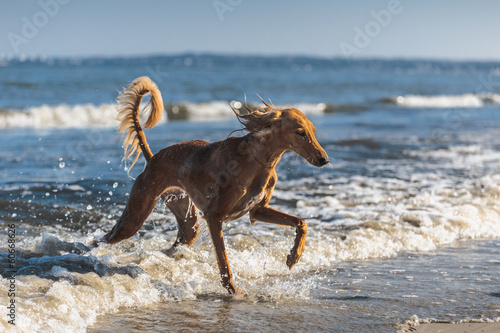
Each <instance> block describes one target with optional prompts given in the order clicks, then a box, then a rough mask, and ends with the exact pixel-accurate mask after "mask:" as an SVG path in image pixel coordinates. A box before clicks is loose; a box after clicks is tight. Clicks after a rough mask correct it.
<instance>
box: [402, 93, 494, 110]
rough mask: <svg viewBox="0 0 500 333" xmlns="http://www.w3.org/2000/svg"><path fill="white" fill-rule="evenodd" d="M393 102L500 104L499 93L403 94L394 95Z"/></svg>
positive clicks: (449, 105)
mask: <svg viewBox="0 0 500 333" xmlns="http://www.w3.org/2000/svg"><path fill="white" fill-rule="evenodd" d="M394 102H395V103H396V104H398V105H400V106H403V107H408V108H479V107H483V106H485V105H486V104H500V95H498V94H462V95H434V96H432V95H431V96H425V95H405V96H398V97H396V98H395V99H394Z"/></svg>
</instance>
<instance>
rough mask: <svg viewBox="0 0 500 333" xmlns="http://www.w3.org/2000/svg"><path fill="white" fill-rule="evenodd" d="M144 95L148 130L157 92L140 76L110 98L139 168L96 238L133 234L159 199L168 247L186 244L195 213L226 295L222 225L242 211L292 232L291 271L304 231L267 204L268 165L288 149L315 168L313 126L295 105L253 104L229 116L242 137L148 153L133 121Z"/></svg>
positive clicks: (318, 162) (272, 175)
mask: <svg viewBox="0 0 500 333" xmlns="http://www.w3.org/2000/svg"><path fill="white" fill-rule="evenodd" d="M148 93H150V94H151V98H150V100H149V102H148V103H147V105H146V107H145V109H144V111H143V112H144V113H145V114H146V115H147V120H146V122H145V124H144V127H145V128H151V127H153V126H154V125H155V124H156V123H157V122H158V121H159V120H160V118H161V116H162V114H163V112H164V109H163V101H162V97H161V93H160V91H159V89H158V87H157V86H156V84H155V83H154V82H153V81H151V80H150V79H149V78H148V77H140V78H137V79H135V80H134V81H133V82H132V83H131V84H130V86H129V87H127V88H126V89H124V90H123V91H122V92H121V93H120V94H119V96H118V99H117V102H118V106H117V110H118V116H117V119H118V120H119V121H120V126H119V129H118V130H119V131H121V132H124V133H125V140H124V147H125V155H124V158H127V157H130V156H133V155H134V153H135V159H134V162H133V163H132V166H133V165H134V164H135V162H137V159H138V158H139V155H140V153H141V152H142V153H143V154H144V157H145V159H146V162H147V164H146V166H145V169H144V171H143V172H142V173H141V174H140V175H139V176H138V177H137V179H136V181H135V183H134V185H133V187H132V190H131V192H130V197H129V201H128V204H127V206H126V208H125V211H124V212H123V214H122V215H121V217H120V219H119V220H118V222H117V223H116V225H115V226H114V227H113V228H112V230H111V231H110V232H109V233H107V234H106V235H105V236H104V239H105V240H106V242H108V243H110V244H114V243H117V242H119V241H121V240H124V239H126V238H129V237H131V236H132V235H134V234H135V233H136V232H137V231H138V230H139V229H140V228H141V227H142V225H143V223H144V221H145V220H146V218H147V217H148V216H149V214H150V213H151V211H152V210H153V208H154V207H155V205H156V202H157V201H158V199H159V198H162V199H163V201H164V202H165V204H166V205H167V207H168V208H169V209H170V210H171V211H172V213H173V214H174V215H175V217H176V220H177V223H178V225H179V230H178V234H177V239H176V240H175V243H174V244H173V246H172V248H175V247H177V246H179V245H181V244H186V245H191V244H193V242H194V241H195V239H196V237H197V236H198V234H199V231H200V224H201V219H200V212H202V214H203V218H204V219H205V220H206V222H207V225H208V229H209V231H210V236H211V238H212V241H213V245H214V248H215V253H216V257H217V264H218V266H219V271H220V276H221V282H222V285H223V287H224V288H226V289H227V291H228V292H229V293H230V294H233V293H236V292H241V290H238V289H237V287H236V286H235V285H234V283H233V279H232V275H231V269H230V268H229V262H228V258H227V253H226V249H225V246H224V239H223V234H222V224H223V223H224V222H227V221H232V220H235V219H237V218H239V217H241V216H243V215H245V214H246V213H249V215H250V221H251V223H252V225H253V224H254V223H255V222H256V221H261V222H267V223H274V224H277V225H281V226H284V227H293V228H295V229H296V237H295V242H294V245H293V248H292V249H291V251H290V254H289V255H288V256H287V261H286V264H287V266H288V267H289V268H290V269H292V267H293V265H295V264H296V263H297V262H298V261H299V259H300V257H301V256H302V253H303V252H304V245H305V239H306V233H307V224H306V222H305V221H304V220H302V219H300V218H298V217H295V216H292V215H288V214H285V213H282V212H279V211H277V210H275V209H273V208H271V207H269V206H268V204H269V201H270V200H271V196H272V193H273V190H274V187H275V185H276V181H277V179H278V178H277V175H276V170H275V169H276V165H277V164H278V162H279V161H280V159H281V156H282V155H283V153H284V152H285V151H287V150H292V151H293V152H295V153H296V154H298V155H299V156H301V157H303V158H304V159H305V160H306V161H307V162H309V163H310V164H312V165H314V166H317V167H322V166H324V165H326V164H328V163H329V161H328V155H327V154H326V152H325V151H324V149H323V148H322V147H321V145H320V144H319V143H318V141H317V140H316V137H315V134H314V133H315V131H316V129H315V127H314V126H313V124H312V123H311V121H310V120H309V119H307V117H306V116H305V115H304V114H303V113H302V112H300V111H299V110H297V109H282V108H278V107H275V106H274V105H272V104H271V105H270V104H268V103H266V102H264V101H263V100H262V99H261V100H262V102H263V103H264V107H263V108H261V109H250V108H249V107H248V106H247V105H246V103H245V106H246V107H247V109H248V114H245V115H240V114H239V113H237V112H236V110H234V109H233V112H234V113H235V115H236V117H237V118H238V119H239V121H240V123H241V124H242V125H243V126H244V129H245V130H246V131H248V134H246V135H245V136H243V137H229V138H227V139H226V140H223V141H218V142H214V143H209V142H206V141H202V140H193V141H188V142H181V143H177V144H174V145H172V146H169V147H166V148H164V149H162V150H160V151H159V152H158V153H156V154H155V155H153V153H152V152H151V149H150V148H149V146H148V143H147V142H146V136H145V135H144V132H143V130H142V127H141V124H140V121H139V108H140V105H141V101H142V98H143V97H144V96H145V95H146V94H148Z"/></svg>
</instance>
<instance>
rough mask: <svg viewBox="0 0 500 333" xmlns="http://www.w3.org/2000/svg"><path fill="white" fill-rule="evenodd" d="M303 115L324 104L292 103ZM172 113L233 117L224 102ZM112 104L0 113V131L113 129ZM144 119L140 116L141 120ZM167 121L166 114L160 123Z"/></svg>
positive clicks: (206, 117) (190, 105)
mask: <svg viewBox="0 0 500 333" xmlns="http://www.w3.org/2000/svg"><path fill="white" fill-rule="evenodd" d="M284 107H285V108H286V107H295V108H298V109H299V110H301V111H303V112H304V113H305V114H323V111H324V109H325V107H326V106H325V104H323V103H318V104H308V103H302V104H294V105H287V106H284ZM170 108H171V114H173V115H174V116H179V117H180V118H182V119H191V120H210V119H228V118H233V117H234V114H233V111H232V110H231V108H230V106H229V105H228V103H227V102H225V101H212V102H206V103H188V102H183V103H179V104H175V105H173V106H171V107H170ZM115 117H116V109H115V105H114V104H101V105H94V104H78V105H67V104H60V105H42V106H37V107H30V108H27V109H25V110H16V111H5V110H4V111H2V112H0V128H87V127H116V126H118V122H117V121H116V120H115ZM142 118H143V117H142V116H141V121H143V119H142ZM165 121H167V115H166V114H165V115H164V116H163V117H162V119H161V122H165Z"/></svg>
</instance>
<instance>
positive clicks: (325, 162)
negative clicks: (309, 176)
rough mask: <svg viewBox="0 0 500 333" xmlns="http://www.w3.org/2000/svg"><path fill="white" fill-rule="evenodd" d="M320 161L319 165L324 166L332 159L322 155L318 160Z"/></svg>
mask: <svg viewBox="0 0 500 333" xmlns="http://www.w3.org/2000/svg"><path fill="white" fill-rule="evenodd" d="M318 163H319V165H321V166H323V165H326V164H328V163H330V161H329V160H328V159H326V158H324V157H320V158H319V160H318Z"/></svg>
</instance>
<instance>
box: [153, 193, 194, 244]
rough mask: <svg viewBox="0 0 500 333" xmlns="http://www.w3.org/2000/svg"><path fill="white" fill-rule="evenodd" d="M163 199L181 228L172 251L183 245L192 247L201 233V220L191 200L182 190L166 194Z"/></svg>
mask: <svg viewBox="0 0 500 333" xmlns="http://www.w3.org/2000/svg"><path fill="white" fill-rule="evenodd" d="M161 198H162V199H163V201H164V202H165V204H166V205H167V207H168V209H170V211H171V212H172V213H173V214H174V215H175V219H176V220H177V224H178V226H179V229H178V232H177V238H176V240H175V242H174V244H173V245H172V248H171V249H174V248H176V247H177V246H179V245H181V244H185V245H188V246H190V245H192V244H193V243H194V241H195V240H196V238H197V237H198V235H199V233H200V226H201V219H200V216H199V214H198V209H196V206H195V205H194V204H193V202H192V201H191V198H190V197H189V196H188V195H187V194H186V192H184V191H183V190H181V189H175V190H173V191H169V192H166V193H164V194H162V196H161Z"/></svg>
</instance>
